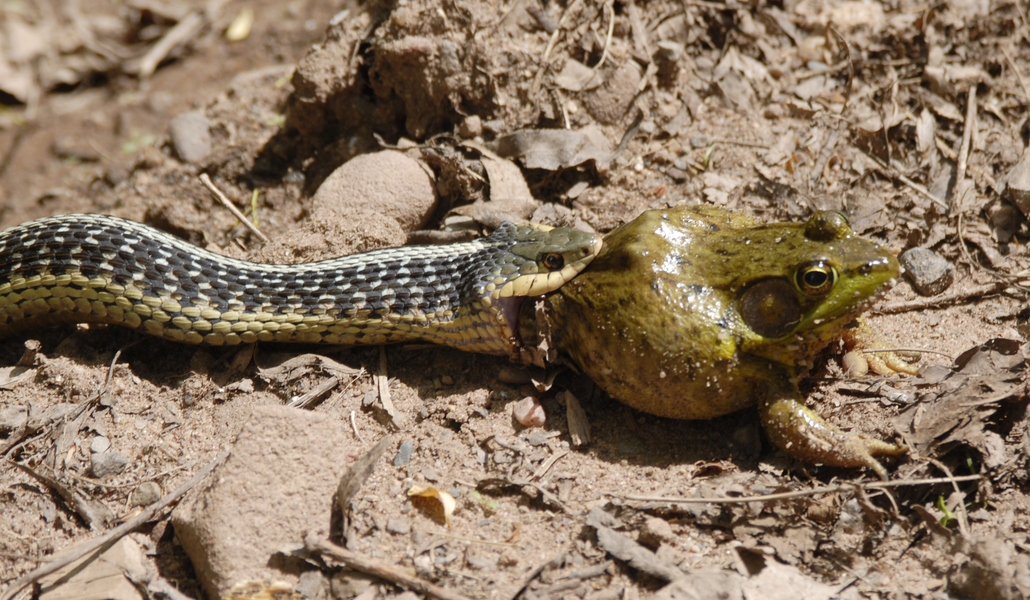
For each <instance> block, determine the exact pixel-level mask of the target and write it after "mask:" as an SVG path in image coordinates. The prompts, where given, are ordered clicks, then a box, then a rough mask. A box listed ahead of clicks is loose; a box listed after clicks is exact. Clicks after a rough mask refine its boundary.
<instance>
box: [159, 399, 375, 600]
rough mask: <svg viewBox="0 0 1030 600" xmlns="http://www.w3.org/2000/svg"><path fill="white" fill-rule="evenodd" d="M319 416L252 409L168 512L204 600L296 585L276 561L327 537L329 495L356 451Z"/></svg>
mask: <svg viewBox="0 0 1030 600" xmlns="http://www.w3.org/2000/svg"><path fill="white" fill-rule="evenodd" d="M349 439H350V438H349V434H348V433H347V432H346V431H345V430H344V428H343V427H342V426H341V424H340V423H338V422H337V421H336V420H334V419H332V418H329V417H328V416H326V415H324V414H321V413H312V412H310V411H306V410H300V409H296V408H289V407H285V406H259V407H257V408H255V409H254V412H253V413H252V414H251V415H250V417H249V418H248V419H247V421H246V422H245V423H244V425H243V427H242V429H241V431H240V433H239V435H238V436H237V438H236V442H235V444H233V447H232V454H231V455H230V456H229V458H228V459H227V460H226V461H225V463H224V464H222V465H221V466H220V467H219V468H218V469H216V470H215V471H214V472H213V473H212V474H211V476H210V477H209V478H208V479H207V481H205V482H203V483H202V484H200V485H198V486H197V487H196V488H194V490H193V491H192V492H191V495H190V496H189V497H188V498H187V499H186V500H185V501H184V502H183V503H182V504H180V505H179V506H178V507H177V508H176V509H175V511H174V512H173V513H172V524H173V525H174V527H175V535H176V537H177V538H178V540H179V542H180V543H181V544H182V547H183V549H184V550H185V551H186V554H187V555H188V556H189V557H190V560H191V561H192V562H193V567H194V569H195V570H196V573H197V577H198V578H199V580H200V582H201V585H203V587H204V589H205V590H206V592H207V594H208V596H209V597H212V598H221V597H224V596H225V595H226V594H227V593H228V592H229V591H230V590H231V589H232V588H233V586H234V585H235V584H238V583H242V582H246V581H255V580H257V581H260V580H272V581H285V582H286V583H289V584H291V585H297V583H298V582H299V576H300V572H299V570H298V569H299V568H300V567H299V564H298V563H295V562H292V561H286V560H281V559H280V558H277V553H278V552H279V550H280V549H281V548H282V546H283V545H284V544H298V543H301V542H302V541H303V539H304V536H305V534H313V535H316V536H322V537H328V533H329V532H328V528H329V522H330V518H331V512H332V506H333V494H334V493H335V492H336V486H337V484H338V483H339V480H340V477H341V476H342V475H343V472H344V471H345V470H346V468H347V466H348V465H349V464H350V463H351V462H353V459H352V458H351V456H352V455H353V456H356V455H358V454H360V448H358V447H357V445H356V444H354V443H353V442H351V441H349Z"/></svg>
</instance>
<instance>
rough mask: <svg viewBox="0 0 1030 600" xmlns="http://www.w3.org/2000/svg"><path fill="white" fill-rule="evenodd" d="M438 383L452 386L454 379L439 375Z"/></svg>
mask: <svg viewBox="0 0 1030 600" xmlns="http://www.w3.org/2000/svg"><path fill="white" fill-rule="evenodd" d="M440 383H442V384H444V385H454V378H453V377H451V376H450V375H441V376H440Z"/></svg>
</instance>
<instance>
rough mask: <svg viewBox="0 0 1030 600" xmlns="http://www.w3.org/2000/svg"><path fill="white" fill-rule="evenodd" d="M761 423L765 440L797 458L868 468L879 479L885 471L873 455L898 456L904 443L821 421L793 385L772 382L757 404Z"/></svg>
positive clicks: (884, 475) (884, 477) (903, 449)
mask: <svg viewBox="0 0 1030 600" xmlns="http://www.w3.org/2000/svg"><path fill="white" fill-rule="evenodd" d="M759 412H760V414H761V418H762V425H763V426H764V427H765V431H766V433H767V434H768V436H769V439H770V440H771V441H772V442H773V443H774V444H776V445H777V446H778V447H780V448H781V449H782V450H783V451H784V452H786V453H787V454H789V455H791V456H793V457H794V458H797V459H799V460H802V461H805V462H810V463H815V464H824V465H830V466H834V467H869V468H870V469H872V470H873V471H874V472H876V474H877V475H879V476H880V478H881V479H884V480H886V479H887V470H886V469H884V468H883V465H881V464H880V463H879V461H877V460H876V459H875V458H873V456H875V455H880V454H888V455H899V454H904V453H905V452H907V451H908V448H906V447H905V446H897V445H894V444H888V443H887V442H884V441H881V440H877V439H874V438H869V437H866V436H862V435H854V434H850V433H847V432H845V431H843V430H841V429H839V428H837V427H835V426H833V425H831V424H829V423H827V422H826V421H824V420H823V419H822V418H821V417H820V416H819V415H817V414H815V413H814V412H812V411H811V410H809V409H808V408H807V407H805V405H804V404H802V401H801V393H800V392H799V391H798V389H797V386H796V385H794V384H793V383H789V382H786V381H784V382H774V383H772V385H771V386H770V388H769V390H768V394H767V396H766V398H765V399H764V400H763V401H762V402H761V404H760V405H759Z"/></svg>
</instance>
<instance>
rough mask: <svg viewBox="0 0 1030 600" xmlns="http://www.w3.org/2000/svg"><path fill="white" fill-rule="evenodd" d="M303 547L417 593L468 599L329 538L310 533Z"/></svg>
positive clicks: (449, 599) (451, 599)
mask: <svg viewBox="0 0 1030 600" xmlns="http://www.w3.org/2000/svg"><path fill="white" fill-rule="evenodd" d="M304 547H305V549H306V550H307V551H308V552H311V553H317V554H324V555H326V556H329V557H330V558H332V559H333V560H336V561H339V562H341V563H343V564H344V565H346V566H347V567H350V568H351V569H354V570H355V571H361V572H362V573H367V574H369V575H373V576H375V577H379V578H380V579H385V580H386V581H389V582H390V583H394V584H397V585H399V586H401V587H403V588H406V589H408V590H411V591H413V592H416V593H419V594H425V595H427V596H430V597H432V598H438V599H439V600H470V599H469V598H468V596H463V595H461V594H459V593H457V592H452V591H450V590H448V589H445V588H442V587H440V586H437V585H433V584H431V583H429V582H428V581H426V580H424V579H420V578H418V577H415V576H413V575H408V574H407V573H404V572H403V571H401V570H399V569H394V568H393V567H390V566H388V565H384V564H382V563H380V562H378V561H375V560H372V559H371V558H367V557H365V556H361V555H360V554H355V553H353V552H351V551H350V550H347V549H346V548H341V547H340V546H337V545H336V544H334V543H332V542H330V541H329V540H323V539H319V538H318V537H316V536H313V535H312V536H309V537H307V538H306V539H305V540H304Z"/></svg>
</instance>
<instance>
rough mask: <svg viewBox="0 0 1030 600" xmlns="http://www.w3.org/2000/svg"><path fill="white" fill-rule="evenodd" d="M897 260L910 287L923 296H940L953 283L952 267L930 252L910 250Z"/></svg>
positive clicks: (953, 272)
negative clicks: (903, 268) (909, 282)
mask: <svg viewBox="0 0 1030 600" xmlns="http://www.w3.org/2000/svg"><path fill="white" fill-rule="evenodd" d="M899 260H900V262H901V266H903V267H905V276H906V277H908V279H909V281H911V282H912V287H914V288H915V289H916V291H917V292H919V293H920V294H922V295H924V296H934V295H937V294H940V293H941V292H943V291H944V290H946V289H948V287H949V286H951V284H952V282H954V281H955V269H954V267H952V266H951V263H949V262H948V261H947V260H945V259H943V258H941V257H940V256H937V254H935V253H934V252H933V251H932V250H927V249H926V248H910V249H908V250H906V251H905V252H904V253H902V255H901V257H900V259H899Z"/></svg>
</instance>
